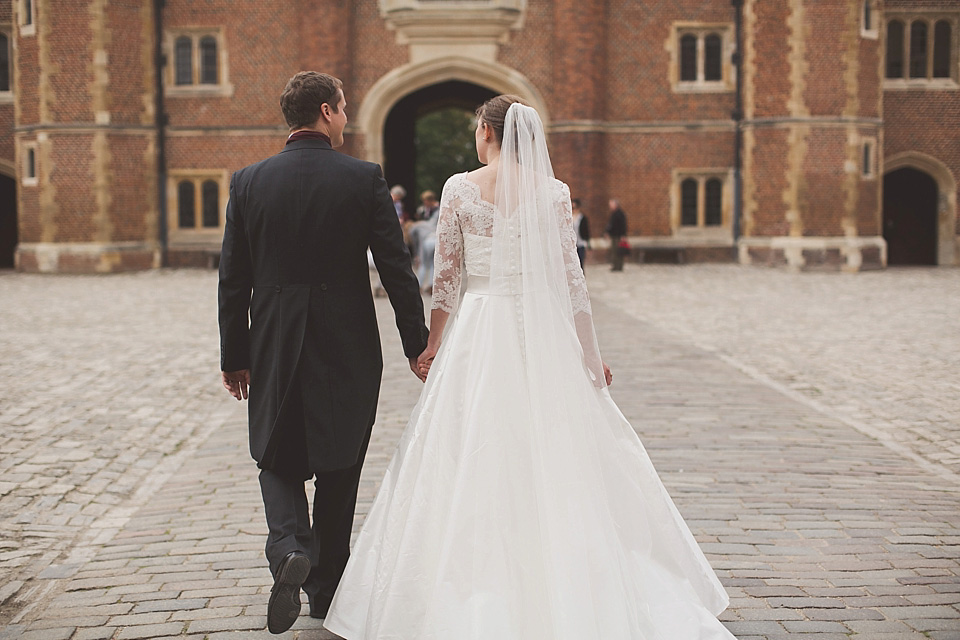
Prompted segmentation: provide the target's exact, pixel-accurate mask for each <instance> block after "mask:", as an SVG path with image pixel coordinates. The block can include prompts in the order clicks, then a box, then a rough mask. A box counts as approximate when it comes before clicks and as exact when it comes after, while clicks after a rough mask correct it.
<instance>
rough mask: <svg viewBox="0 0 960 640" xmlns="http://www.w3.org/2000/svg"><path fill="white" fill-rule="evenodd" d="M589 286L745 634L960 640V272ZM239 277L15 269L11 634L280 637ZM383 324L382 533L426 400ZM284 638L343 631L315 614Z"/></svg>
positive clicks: (673, 278)
mask: <svg viewBox="0 0 960 640" xmlns="http://www.w3.org/2000/svg"><path fill="white" fill-rule="evenodd" d="M631 267H632V268H631ZM588 280H589V283H590V287H591V291H592V292H593V293H594V297H595V307H596V309H595V312H596V317H597V321H598V331H599V333H600V340H601V346H602V347H603V348H604V352H605V355H606V359H607V360H608V362H609V363H610V364H611V366H612V367H613V369H614V372H615V376H616V379H615V385H614V387H613V392H614V396H615V397H616V399H617V401H618V402H619V404H620V406H621V408H622V409H623V411H624V413H625V414H626V415H627V417H628V418H629V419H630V420H631V422H632V424H633V425H634V427H635V428H636V429H637V430H638V432H639V433H640V435H641V437H642V439H643V440H644V442H645V443H646V445H647V447H648V449H649V451H650V455H651V457H652V458H653V460H654V463H655V464H656V465H657V467H658V469H659V471H660V473H661V476H662V478H663V480H664V482H665V484H666V485H667V487H668V489H669V490H670V491H671V494H672V495H673V496H674V499H675V500H676V502H677V505H678V507H679V508H680V510H681V511H682V512H683V514H684V516H685V517H686V518H687V521H688V523H689V524H690V526H691V529H692V530H693V531H694V534H695V535H696V537H697V539H698V540H699V541H700V542H701V544H702V545H703V548H704V550H705V551H706V553H707V555H708V557H709V558H710V560H711V562H712V564H713V566H714V567H715V568H716V569H717V571H718V573H719V575H720V577H721V580H722V581H723V583H724V584H725V585H726V587H727V589H728V591H729V592H730V595H731V606H730V608H729V609H728V610H727V611H726V612H725V613H724V614H723V616H722V618H723V620H724V621H725V623H726V624H727V626H728V627H729V628H730V630H731V631H732V632H733V633H734V634H736V635H737V637H738V638H739V639H740V640H760V639H765V640H776V639H780V638H786V637H793V636H796V637H798V638H807V639H810V640H834V639H841V638H843V639H846V638H860V639H862V640H908V639H909V640H920V639H922V638H935V639H938V640H948V639H957V638H960V577H958V576H960V560H958V556H960V500H958V498H960V483H958V482H957V469H958V466H957V463H956V461H954V460H953V458H955V457H958V456H960V448H958V446H960V442H958V441H960V438H958V436H957V426H956V425H958V424H960V416H958V413H960V401H957V400H956V397H957V393H956V392H957V390H958V374H957V373H956V372H954V371H951V370H950V369H949V365H948V363H949V362H957V361H960V358H958V357H960V346H958V345H960V330H958V329H960V326H958V325H960V309H958V307H957V305H958V304H960V303H958V300H960V295H958V293H960V271H953V270H917V271H888V272H885V273H879V274H861V275H858V276H828V275H818V274H801V275H793V274H787V273H784V272H781V271H766V270H760V269H745V268H739V267H729V266H722V267H715V266H693V267H679V268H678V267H672V268H667V267H638V266H634V265H628V270H627V272H626V273H625V274H610V273H608V272H606V271H605V270H604V269H603V268H602V267H593V268H591V269H590V270H589V273H588ZM215 284H216V275H215V274H214V273H211V272H207V271H165V272H153V273H144V274H137V275H124V276H110V277H61V276H46V277H44V276H27V275H19V274H11V273H5V274H0V301H2V304H0V353H2V356H3V357H2V358H0V388H2V389H3V392H2V393H0V452H2V454H0V640H2V639H6V638H24V639H27V640H29V639H32V638H35V639H40V640H58V639H67V638H72V639H75V640H82V639H84V638H87V639H96V638H103V639H107V638H118V639H119V638H131V639H134V638H161V637H170V636H177V637H189V638H196V639H197V640H200V639H202V638H209V639H210V640H218V639H221V638H236V639H238V640H242V639H245V638H267V637H272V636H269V634H267V633H266V632H265V631H264V630H263V629H264V626H265V609H266V607H265V603H266V598H267V593H268V592H269V587H270V576H269V572H268V571H267V569H266V567H265V561H264V560H263V551H262V547H263V542H264V538H265V525H264V522H263V513H262V505H261V504H260V498H259V491H258V486H257V481H256V469H255V466H254V463H253V462H252V461H251V460H250V459H249V455H248V453H247V448H246V428H245V413H244V411H245V407H244V405H242V404H240V403H237V402H235V401H233V400H232V399H230V398H229V397H228V396H227V395H226V393H225V392H224V391H222V389H221V388H220V387H219V380H218V374H217V371H216V368H217V364H218V354H217V336H216V326H215ZM378 309H379V311H380V312H381V314H382V317H381V320H382V323H381V324H382V327H383V339H384V348H385V359H386V368H385V373H384V375H385V382H384V388H383V393H382V402H381V409H380V412H379V418H378V426H377V430H376V431H375V435H374V439H373V441H372V443H371V447H370V453H369V455H368V458H367V465H366V467H365V471H364V476H363V480H362V487H361V501H360V504H359V506H358V511H359V513H360V515H361V518H358V525H359V522H360V520H361V519H362V515H363V514H364V513H365V510H366V508H367V507H368V506H369V503H370V501H371V500H372V497H373V495H374V493H375V491H376V487H377V484H378V482H379V478H380V477H381V475H382V473H383V471H384V469H385V467H386V464H387V462H388V460H389V457H390V455H391V453H392V450H393V448H394V446H395V443H396V441H397V439H398V437H399V434H400V432H401V430H402V428H403V426H404V424H405V423H406V419H407V415H408V412H409V410H410V408H411V407H412V405H413V403H414V401H415V396H416V394H417V392H418V387H419V382H418V381H417V380H416V379H415V378H414V377H413V376H412V375H411V374H410V373H409V371H408V370H407V368H406V361H405V360H404V359H403V358H402V354H401V353H400V349H399V344H398V340H397V338H396V336H395V333H396V332H395V329H394V328H393V324H392V320H391V317H390V313H389V307H388V305H387V303H386V302H385V300H383V299H380V300H378ZM941 454H944V455H941ZM945 454H953V455H952V456H951V455H945ZM280 637H286V638H299V640H312V639H314V638H329V637H331V636H329V634H326V632H323V631H322V630H321V629H320V626H319V624H318V623H317V621H314V620H311V619H309V618H308V617H307V616H302V617H301V619H300V620H299V621H298V622H297V623H296V624H295V625H294V629H293V630H291V631H290V632H288V633H287V634H284V635H282V636H280ZM585 640H587V639H585ZM591 640H592V639H591ZM596 640H604V639H596ZM671 640H682V639H671Z"/></svg>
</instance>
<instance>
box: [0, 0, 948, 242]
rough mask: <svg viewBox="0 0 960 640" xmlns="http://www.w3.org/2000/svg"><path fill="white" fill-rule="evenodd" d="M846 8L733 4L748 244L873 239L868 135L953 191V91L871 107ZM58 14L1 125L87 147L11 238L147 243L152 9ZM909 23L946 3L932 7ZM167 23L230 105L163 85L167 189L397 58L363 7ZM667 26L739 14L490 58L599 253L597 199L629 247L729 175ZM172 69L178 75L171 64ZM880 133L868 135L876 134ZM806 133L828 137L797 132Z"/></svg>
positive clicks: (56, 143) (559, 13)
mask: <svg viewBox="0 0 960 640" xmlns="http://www.w3.org/2000/svg"><path fill="white" fill-rule="evenodd" d="M104 1H106V4H105V5H104V6H105V7H106V8H105V9H104V7H101V6H100V5H101V4H102V3H103V2H104ZM885 4H886V7H888V8H891V7H914V5H915V3H913V2H908V1H907V0H887V2H886V3H885ZM859 5H860V3H859V2H858V1H857V0H817V1H814V0H783V1H780V2H767V1H766V0H747V1H746V3H745V8H744V18H745V24H744V28H745V51H744V53H745V68H744V75H745V107H746V114H745V115H746V118H747V121H748V125H747V127H746V129H747V130H746V132H745V142H744V154H745V155H744V162H745V174H744V215H745V218H744V226H743V229H744V232H745V234H746V235H747V236H750V237H774V236H789V235H795V236H800V237H817V236H830V237H837V236H843V235H844V234H846V233H849V231H850V229H851V225H852V227H853V228H854V229H855V233H856V234H858V235H861V236H869V235H877V234H879V233H880V229H879V224H878V222H879V219H880V206H881V205H880V184H881V183H882V176H878V177H877V178H875V179H873V180H870V179H866V180H862V179H860V178H859V176H853V175H852V173H853V172H852V171H851V168H850V163H851V162H854V163H855V164H856V165H857V168H859V154H858V149H859V144H860V141H861V140H862V139H864V138H876V140H877V144H878V149H879V153H880V154H881V155H883V156H887V157H889V156H891V155H894V154H897V153H900V152H903V151H919V152H922V153H925V154H928V155H930V156H933V157H935V158H937V159H938V160H940V161H941V162H942V163H944V164H946V165H947V166H948V167H950V168H951V171H952V172H953V174H954V176H956V177H957V179H958V182H960V136H950V135H944V132H945V131H949V130H950V128H951V126H953V127H956V123H957V122H958V121H960V92H957V91H929V90H910V91H897V92H894V91H886V92H884V91H883V89H882V78H881V76H882V70H881V69H880V60H881V58H882V55H883V51H882V48H883V35H884V34H883V28H882V26H881V29H880V31H881V34H880V38H879V39H871V38H864V37H861V34H860V24H859V19H860V17H859V9H858V7H859ZM10 6H11V5H10V3H6V2H5V3H2V4H0V22H4V20H5V16H7V17H6V20H8V21H12V17H10V15H9V13H10ZM52 6H53V4H52V3H50V2H43V1H40V2H38V6H37V34H36V35H34V36H27V37H18V40H17V47H18V54H17V64H18V86H17V89H18V91H17V94H16V102H17V104H16V120H17V124H18V125H19V126H20V127H21V128H23V130H22V132H21V133H19V134H17V135H18V136H19V138H20V141H21V143H26V142H30V141H36V140H37V139H38V132H37V131H35V130H34V129H35V128H36V127H35V125H38V124H39V123H40V122H41V119H44V123H45V124H57V125H63V124H68V125H71V126H79V125H84V126H86V125H90V130H84V131H72V132H67V131H63V130H58V131H50V132H47V133H46V134H44V135H46V136H47V139H46V141H45V142H44V141H41V142H40V143H39V145H40V148H39V150H38V151H39V153H38V169H39V171H40V175H41V184H40V185H39V186H38V187H25V188H21V190H20V191H21V197H20V202H19V207H20V224H21V239H22V241H23V242H41V241H57V242H79V241H82V242H88V241H103V240H104V239H105V238H106V239H108V240H110V241H117V242H121V241H129V242H137V241H145V242H151V241H152V240H153V239H154V238H155V237H156V223H157V218H158V215H157V211H156V178H155V164H154V162H155V148H154V147H153V144H154V142H153V141H154V137H153V136H154V133H153V131H152V125H153V118H154V115H153V83H154V78H153V62H152V51H153V46H154V44H153V32H152V13H151V8H150V7H151V3H150V2H149V1H148V0H143V1H142V2H140V3H137V2H129V3H114V2H109V0H84V1H82V2H73V3H66V4H64V5H63V6H62V7H61V6H60V3H58V4H57V5H56V10H55V11H53V10H51V8H52ZM924 7H932V8H937V7H940V8H943V9H952V10H953V9H956V8H957V5H956V1H955V0H930V1H927V2H925V3H924ZM101 9H103V11H101ZM879 9H881V10H882V6H881V7H879ZM5 12H6V13H5ZM101 14H102V15H104V19H103V20H102V21H101V22H100V23H98V22H97V19H98V16H99V15H101ZM879 15H881V14H880V13H878V16H879ZM164 20H165V28H166V29H167V32H168V33H170V32H177V31H178V30H184V31H190V32H195V30H196V29H200V28H209V29H212V30H219V33H222V44H223V48H222V49H221V51H223V52H224V53H225V57H226V65H225V66H223V67H222V70H223V71H225V72H226V74H227V76H226V83H227V84H228V85H229V86H230V87H232V90H227V91H225V92H223V93H226V94H227V95H211V94H210V93H209V92H208V94H207V95H202V96H193V97H183V96H182V95H179V96H178V95H176V93H177V92H176V90H174V89H173V88H172V87H170V89H171V91H169V95H168V97H167V99H166V110H167V111H168V113H169V117H170V129H169V137H168V142H167V149H166V151H167V156H168V170H170V171H177V170H192V169H201V170H204V169H209V170H216V171H225V172H227V174H228V175H229V173H231V172H233V171H235V170H236V169H238V168H240V167H242V166H245V165H247V164H250V163H253V162H256V161H258V160H261V159H263V158H264V157H267V156H269V155H272V154H273V153H276V152H277V151H279V150H280V149H281V148H282V145H283V136H284V128H285V127H284V123H283V120H282V114H281V113H280V110H279V107H278V104H277V102H278V98H279V94H280V92H281V90H282V88H283V85H284V83H285V82H286V80H287V79H288V78H289V77H290V76H291V75H293V74H294V73H296V72H297V71H299V70H301V69H317V70H321V71H326V72H329V73H332V74H334V75H336V76H338V77H340V78H341V79H343V81H344V83H345V90H346V96H347V101H348V116H349V117H350V118H351V121H352V122H356V120H355V116H356V114H357V113H358V112H359V108H360V105H361V104H362V101H363V100H364V99H365V97H366V96H367V94H368V92H369V91H370V88H371V87H372V86H373V85H374V83H376V82H377V81H378V80H379V79H380V78H382V77H383V76H384V75H385V74H387V73H388V72H390V71H391V70H392V69H395V68H397V67H398V66H401V65H404V64H406V63H408V62H409V60H410V54H409V50H408V48H407V47H406V46H402V45H398V44H397V42H396V33H395V32H394V31H391V30H390V29H388V27H387V25H386V23H385V21H384V20H383V18H382V17H381V15H380V8H379V4H378V2H377V0H360V1H357V2H352V3H345V2H340V1H338V0H300V1H299V2H293V3H274V4H270V3H263V2H260V1H259V0H231V1H227V0H209V1H207V2H203V3H199V2H188V1H187V0H168V2H167V3H166V9H165V13H164ZM680 22H682V23H695V24H703V25H708V24H719V25H728V27H729V35H730V37H731V38H732V36H733V32H732V29H733V23H734V8H733V7H732V6H731V5H730V3H729V0H677V1H676V2H673V3H643V2H634V1H632V0H631V1H627V0H618V1H606V2H604V1H603V0H578V1H575V0H530V1H529V2H528V3H527V7H526V13H525V18H524V26H523V29H522V30H521V31H518V32H512V33H511V34H510V37H509V41H508V42H507V43H505V44H502V45H501V46H500V50H499V55H498V61H499V62H500V63H501V64H503V65H505V66H508V67H511V68H514V69H516V70H517V71H519V72H520V73H521V74H523V75H524V77H525V78H527V79H528V80H529V81H530V82H532V83H533V84H534V85H535V86H536V87H537V89H538V90H539V91H540V93H541V94H542V95H543V96H544V99H545V100H546V104H547V109H548V111H549V116H550V119H551V122H552V123H553V125H554V126H555V128H556V131H554V132H553V133H552V134H551V136H550V141H549V142H550V147H551V152H552V156H553V160H554V165H555V172H556V174H557V176H558V177H559V178H560V179H562V180H564V181H567V182H568V183H569V184H570V186H571V189H572V191H573V194H574V196H575V197H581V198H582V199H583V200H584V209H585V210H586V211H587V213H588V214H589V215H590V218H591V223H592V226H593V229H594V232H595V234H597V235H599V232H600V231H602V229H603V227H604V226H605V223H606V218H607V206H606V202H607V199H608V198H611V197H616V198H619V199H620V200H621V201H622V203H623V206H624V209H625V210H626V212H627V215H628V223H629V225H630V229H631V234H635V235H643V236H669V235H670V234H671V233H672V232H673V230H672V229H671V224H670V213H671V191H672V189H673V171H674V170H682V169H690V170H694V169H706V168H711V169H719V170H726V169H730V168H732V165H733V153H734V151H733V145H734V136H733V126H732V121H731V111H732V110H733V108H734V98H735V95H734V92H733V90H732V84H731V85H730V86H727V87H725V88H722V89H721V90H720V91H709V92H704V91H700V92H697V91H689V90H681V91H678V90H677V89H676V87H675V86H674V84H675V83H674V78H673V77H672V73H671V68H672V67H671V64H675V62H676V48H677V44H678V43H677V42H675V39H676V38H675V32H674V29H673V27H674V25H675V24H676V23H680ZM958 35H960V34H955V35H954V37H955V38H956V37H958ZM40 43H43V50H42V51H41V50H40V48H39V45H40ZM97 43H100V44H99V45H98V44H97ZM97 46H102V47H104V48H105V50H106V52H107V55H106V59H107V60H108V63H107V68H106V71H107V75H106V77H105V78H104V76H103V75H102V74H101V73H99V71H102V70H98V68H97V65H96V64H95V60H96V51H95V50H96V48H97ZM727 53H729V51H725V53H724V55H725V56H726V54H727ZM167 54H168V60H169V64H171V65H172V64H173V52H172V51H169V50H168V51H167ZM168 71H169V69H168ZM727 73H729V70H728V71H727ZM104 82H106V89H104V84H103V83H104ZM98 83H99V84H98ZM168 87H169V85H168ZM881 101H882V102H881ZM98 110H100V111H103V110H106V111H108V112H109V120H110V124H109V127H106V128H103V127H101V129H102V131H101V132H100V133H97V131H100V130H98V129H97V128H96V127H94V126H93V125H94V123H95V122H96V119H97V111H98ZM13 111H14V108H13V107H11V106H9V105H7V106H4V105H0V158H5V159H11V160H12V158H13V154H14V147H13V138H14V134H13V127H14V122H13V120H14V115H13ZM881 116H882V118H883V120H884V125H883V127H882V128H881V126H879V125H877V124H876V123H874V122H873V120H876V119H879V118H880V117H881ZM811 117H812V118H815V119H816V118H819V119H823V118H826V119H833V121H831V122H830V123H828V124H824V123H823V122H813V123H807V124H803V123H802V122H801V121H803V119H805V118H811ZM844 119H845V120H844ZM787 120H789V121H790V122H789V123H786V124H784V122H785V121H787ZM751 121H752V122H751ZM798 123H800V124H798ZM40 133H42V132H40ZM366 147H367V141H366V140H365V139H364V136H363V134H362V133H361V132H358V131H356V130H353V129H351V131H350V132H349V133H348V135H347V136H346V143H345V145H344V147H343V149H342V151H343V152H345V153H349V154H352V155H357V156H360V157H363V155H364V154H365V153H366ZM854 178H856V179H854ZM104 185H106V187H105V186H104ZM728 188H732V185H728Z"/></svg>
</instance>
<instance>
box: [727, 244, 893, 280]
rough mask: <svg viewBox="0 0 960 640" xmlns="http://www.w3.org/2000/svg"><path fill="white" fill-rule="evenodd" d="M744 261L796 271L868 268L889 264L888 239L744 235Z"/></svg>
mask: <svg viewBox="0 0 960 640" xmlns="http://www.w3.org/2000/svg"><path fill="white" fill-rule="evenodd" d="M738 254H739V261H740V264H750V265H757V266H769V267H786V268H787V269H791V270H795V271H849V272H857V271H868V270H874V269H884V268H886V266H887V243H886V241H885V240H884V239H883V238H882V237H879V236H871V237H862V238H845V237H833V238H822V237H801V238H794V237H772V238H741V239H740V241H739V243H738Z"/></svg>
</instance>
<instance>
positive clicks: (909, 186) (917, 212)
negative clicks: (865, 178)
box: [883, 167, 940, 266]
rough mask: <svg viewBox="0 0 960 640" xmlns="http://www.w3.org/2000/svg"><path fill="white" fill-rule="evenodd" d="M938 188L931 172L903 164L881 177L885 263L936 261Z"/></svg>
mask: <svg viewBox="0 0 960 640" xmlns="http://www.w3.org/2000/svg"><path fill="white" fill-rule="evenodd" d="M939 192H940V190H939V187H938V186H937V181H936V180H934V179H933V177H932V176H930V174H928V173H926V172H924V171H920V170H919V169H914V168H912V167H905V168H902V169H897V170H895V171H891V172H890V173H888V174H886V175H885V176H884V178H883V238H884V240H886V241H887V264H889V265H891V266H895V265H935V264H937V222H938V221H937V212H938V202H939Z"/></svg>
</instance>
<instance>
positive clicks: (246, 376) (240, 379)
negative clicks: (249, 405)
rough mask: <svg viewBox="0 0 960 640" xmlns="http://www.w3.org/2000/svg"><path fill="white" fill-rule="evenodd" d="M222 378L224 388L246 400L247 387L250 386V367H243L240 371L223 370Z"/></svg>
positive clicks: (237, 397) (235, 396) (239, 398)
mask: <svg viewBox="0 0 960 640" xmlns="http://www.w3.org/2000/svg"><path fill="white" fill-rule="evenodd" d="M220 378H221V380H222V381H223V388H224V389H226V390H227V391H229V392H230V395H232V396H233V397H234V398H236V399H237V400H246V399H247V396H248V395H249V394H248V393H247V387H249V386H250V369H241V370H240V371H221V372H220Z"/></svg>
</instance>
